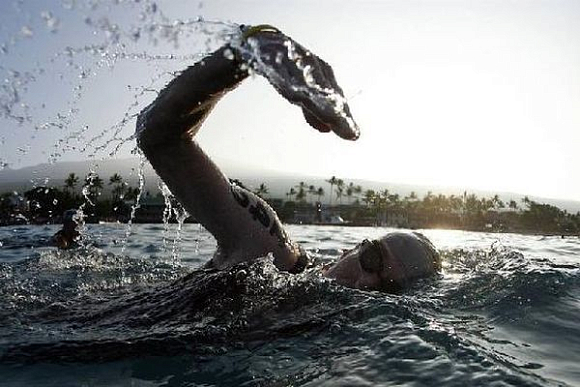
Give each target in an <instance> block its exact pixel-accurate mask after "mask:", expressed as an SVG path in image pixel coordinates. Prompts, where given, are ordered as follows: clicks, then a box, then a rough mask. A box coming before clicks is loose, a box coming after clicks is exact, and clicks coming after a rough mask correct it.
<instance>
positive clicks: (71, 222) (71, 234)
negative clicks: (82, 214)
mask: <svg viewBox="0 0 580 387" xmlns="http://www.w3.org/2000/svg"><path fill="white" fill-rule="evenodd" d="M76 214H77V210H74V209H72V210H67V211H65V212H64V214H63V215H62V229H60V230H59V231H57V232H56V234H54V235H53V236H52V240H53V243H54V244H55V245H56V247H58V248H59V249H62V250H66V249H70V248H71V247H74V246H76V245H77V241H78V239H79V238H80V236H81V234H80V233H79V232H78V230H77V226H78V224H77V221H76V219H75V216H76Z"/></svg>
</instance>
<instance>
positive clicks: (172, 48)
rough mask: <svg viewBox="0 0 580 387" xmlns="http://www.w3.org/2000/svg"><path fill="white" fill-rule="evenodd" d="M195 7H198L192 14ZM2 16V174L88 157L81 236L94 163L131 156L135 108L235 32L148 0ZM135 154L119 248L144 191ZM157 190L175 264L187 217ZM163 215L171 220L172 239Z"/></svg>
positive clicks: (71, 4)
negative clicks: (133, 190)
mask: <svg viewBox="0 0 580 387" xmlns="http://www.w3.org/2000/svg"><path fill="white" fill-rule="evenodd" d="M200 8H202V3H198V4H197V7H195V5H192V7H191V9H192V10H193V12H196V9H200ZM6 9H9V10H10V13H9V14H5V15H4V16H3V17H0V18H1V20H2V25H3V28H2V29H1V30H0V79H1V80H2V82H1V83H0V126H1V127H2V128H3V129H2V133H0V170H2V169H5V168H16V167H20V166H26V165H33V164H38V163H41V162H48V163H56V162H59V161H63V160H69V159H90V160H92V163H93V164H92V168H91V170H90V172H89V174H88V177H87V183H86V184H85V185H84V186H83V187H82V191H81V194H82V197H83V198H84V203H83V204H82V205H81V207H80V208H79V211H78V213H77V215H76V217H77V219H76V220H77V223H79V227H80V231H81V232H82V231H86V221H87V217H88V216H89V212H90V209H91V208H94V204H95V203H94V201H95V198H96V197H97V196H98V194H99V192H100V191H99V189H98V184H96V178H97V167H98V163H99V161H100V160H106V159H110V158H116V157H127V156H128V155H129V154H136V153H138V150H137V149H136V147H135V141H134V140H135V134H134V127H135V121H136V117H137V115H138V113H139V112H140V110H141V109H142V108H143V107H144V106H147V104H148V103H149V102H150V101H151V100H152V99H154V98H155V96H156V93H157V90H160V89H161V88H162V87H163V85H165V84H166V83H167V82H168V81H169V80H170V79H172V78H173V77H174V76H175V75H176V73H177V71H179V70H181V69H183V68H185V67H186V66H187V65H190V64H192V63H194V62H195V61H197V60H199V59H200V58H201V57H203V55H205V53H207V52H210V51H211V50H213V49H215V48H217V47H218V46H220V45H222V44H223V43H224V42H227V41H231V40H232V39H233V37H235V36H236V34H237V33H238V31H239V29H238V28H237V26H235V25H233V24H231V23H226V22H220V21H211V20H205V19H204V18H202V17H198V16H195V15H191V18H186V19H174V18H170V17H168V16H167V15H166V14H165V12H164V10H163V9H162V8H161V7H160V6H159V4H157V3H156V2H155V1H152V0H140V1H137V0H132V1H130V0H88V1H74V0H62V1H60V2H57V3H52V4H49V5H48V6H47V5H42V4H32V3H26V2H14V4H12V7H11V8H10V7H6ZM139 157H140V163H139V170H138V171H137V175H138V179H139V182H138V188H139V191H138V194H137V197H136V199H135V202H134V204H133V205H132V206H131V217H130V220H129V222H128V225H127V227H126V229H125V230H124V237H123V238H120V239H121V240H122V243H124V244H126V243H127V242H128V241H129V239H130V237H131V235H132V223H133V219H134V217H135V213H136V211H137V210H138V209H139V207H140V201H141V199H142V195H143V190H144V187H145V180H144V173H143V168H144V165H145V159H144V157H143V156H142V155H139ZM33 180H34V181H33V182H32V185H33V186H34V187H36V186H39V185H40V184H44V185H47V184H48V183H49V182H48V181H46V180H44V179H43V177H42V176H38V177H35V178H34V179H33ZM162 192H163V195H164V197H165V203H166V210H165V212H164V222H165V229H164V230H165V231H164V236H163V238H164V246H165V247H168V246H167V242H166V240H170V239H172V240H173V242H172V247H171V254H172V259H173V260H174V262H177V261H178V254H179V243H180V240H181V234H180V233H181V228H182V225H183V222H184V220H185V218H186V217H187V213H186V212H185V211H184V210H183V209H182V208H181V207H178V206H173V205H172V203H171V200H170V194H169V192H168V191H167V190H163V189H162ZM171 217H175V218H176V219H177V221H178V227H177V230H176V231H175V233H176V234H175V236H174V237H172V238H171V237H170V236H169V235H168V233H169V230H170V228H169V227H168V222H169V219H170V218H171ZM85 242H86V241H85ZM167 250H169V249H167Z"/></svg>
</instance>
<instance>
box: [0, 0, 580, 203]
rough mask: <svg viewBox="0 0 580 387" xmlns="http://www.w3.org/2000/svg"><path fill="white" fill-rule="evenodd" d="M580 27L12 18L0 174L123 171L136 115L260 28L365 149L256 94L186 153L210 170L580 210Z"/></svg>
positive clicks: (102, 6) (266, 18) (284, 12)
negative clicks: (489, 194) (293, 51)
mask: <svg viewBox="0 0 580 387" xmlns="http://www.w3.org/2000/svg"><path fill="white" fill-rule="evenodd" d="M39 3H41V4H39ZM579 21H580V2H578V1H557V0H556V1H555V0H551V1H408V0H400V1H353V0H350V1H338V0H335V1H316V2H313V1H284V2H278V1H239V0H238V1H219V0H212V1H207V2H195V1H189V2H182V1H158V2H152V1H150V0H141V1H120V0H118V1H104V0H102V1H98V0H90V1H89V0H77V1H73V0H63V1H46V2H11V1H8V0H7V1H4V2H2V3H1V5H0V25H1V27H0V48H1V49H2V50H1V52H0V74H1V75H2V78H3V80H4V82H3V86H2V89H0V107H1V108H2V110H1V111H0V162H1V163H4V164H7V166H8V167H10V168H18V167H22V166H28V165H34V164H38V163H43V162H47V161H65V160H75V159H83V158H94V159H95V160H97V161H98V160H99V159H106V158H110V157H117V158H124V157H129V156H131V155H132V153H131V151H132V149H133V148H134V145H135V142H134V140H132V139H131V136H132V134H133V131H134V117H135V115H136V114H137V113H138V112H139V110H140V109H142V108H143V107H145V106H146V105H147V104H148V103H150V102H151V101H152V100H153V99H154V98H155V95H156V91H157V90H159V89H160V88H162V87H163V85H164V84H166V83H167V82H168V81H169V80H170V79H171V77H172V74H173V73H174V72H175V71H179V70H181V69H183V68H185V67H186V66H188V65H191V64H192V63H194V62H195V61H196V60H199V58H200V57H201V55H203V53H206V52H208V51H211V50H213V49H215V48H217V47H219V45H221V44H223V42H224V41H225V39H226V38H224V33H225V32H227V31H229V30H231V28H233V27H232V25H233V24H232V23H244V24H261V23H269V24H272V25H275V26H277V27H278V28H279V29H281V30H282V31H284V32H285V33H286V34H288V35H290V36H292V37H293V38H294V39H295V40H297V41H298V42H300V43H301V44H303V45H304V46H306V47H308V48H309V49H310V50H312V51H313V52H314V53H316V54H317V55H319V56H320V57H322V58H323V59H324V60H326V61H327V62H328V63H329V64H331V66H332V67H333V69H334V71H335V75H336V78H337V80H338V83H339V84H340V85H341V86H342V88H343V90H344V92H345V95H346V96H347V98H348V100H349V105H350V107H351V111H352V113H353V116H354V118H355V120H356V121H357V123H358V125H359V127H360V129H361V137H360V139H359V140H358V141H356V142H350V141H345V140H341V139H340V138H338V137H337V136H335V135H333V134H321V133H319V132H317V131H316V130H314V129H311V128H310V127H309V126H308V125H307V124H306V123H305V121H304V120H303V118H302V115H301V112H300V110H299V109H297V108H296V107H294V106H291V105H289V104H288V103H287V102H286V101H285V100H283V99H282V98H280V96H279V95H278V94H277V93H276V92H275V91H274V90H273V89H272V88H271V87H270V86H269V85H268V83H267V82H266V81H265V80H263V79H261V78H259V77H258V76H254V77H251V79H248V80H246V81H245V82H244V84H242V85H241V86H240V87H239V88H238V89H236V90H235V91H233V92H232V93H230V94H229V95H228V96H226V97H225V98H224V99H223V100H222V102H220V104H219V105H218V106H217V108H216V109H215V110H214V112H213V113H212V115H211V116H210V117H209V118H208V120H207V121H206V123H205V125H204V127H203V128H202V130H201V132H200V133H199V135H198V136H197V137H196V140H197V141H199V143H200V144H201V145H202V147H203V148H204V149H205V150H206V151H207V152H208V153H209V154H210V155H211V156H212V157H214V158H215V159H216V160H220V162H222V163H237V164H239V165H245V166H249V167H252V166H260V167H262V168H268V169H271V170H279V171H283V172H289V173H296V174H297V175H305V174H306V175H313V176H328V177H330V176H332V175H335V176H337V177H343V178H345V179H348V178H356V179H371V180H378V181H385V182H392V183H403V184H415V185H432V186H433V185H435V186H445V187H446V186H449V187H455V188H457V189H459V190H469V189H479V190H488V191H494V192H513V193H519V194H527V195H531V196H540V197H547V198H558V199H570V200H580V179H579V178H578V177H579V176H578V172H577V169H578V167H580V152H578V149H579V144H580V130H579V129H580V22H579ZM67 47H68V48H67ZM87 144H88V145H87Z"/></svg>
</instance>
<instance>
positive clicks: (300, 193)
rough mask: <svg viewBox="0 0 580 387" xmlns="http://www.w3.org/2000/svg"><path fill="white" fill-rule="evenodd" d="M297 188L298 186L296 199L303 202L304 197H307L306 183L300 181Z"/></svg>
mask: <svg viewBox="0 0 580 387" xmlns="http://www.w3.org/2000/svg"><path fill="white" fill-rule="evenodd" d="M296 188H298V193H297V194H296V200H298V201H299V202H303V201H304V199H305V198H306V183H305V182H303V181H301V182H300V183H298V185H297V186H296Z"/></svg>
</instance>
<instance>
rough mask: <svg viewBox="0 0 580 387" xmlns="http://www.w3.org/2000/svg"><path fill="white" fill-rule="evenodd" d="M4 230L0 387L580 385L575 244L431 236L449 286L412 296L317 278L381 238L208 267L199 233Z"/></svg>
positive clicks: (321, 238)
mask: <svg viewBox="0 0 580 387" xmlns="http://www.w3.org/2000/svg"><path fill="white" fill-rule="evenodd" d="M57 229H58V228H57V227H56V226H14V227H4V228H0V244H1V246H0V376H1V377H0V386H59V387H60V386H214V385H215V386H288V385H293V386H378V385H408V386H574V385H580V240H579V238H577V237H567V238H564V239H562V238H560V237H543V236H524V235H518V234H491V233H489V234H487V233H473V232H462V231H448V230H424V231H423V233H424V234H425V235H427V236H428V237H429V238H430V239H431V240H432V241H433V243H434V244H435V245H436V246H437V248H438V249H439V250H440V252H441V254H442V257H443V267H444V270H443V272H442V273H441V275H440V276H438V277H437V278H432V279H428V280H423V281H421V282H419V283H417V284H416V285H415V286H414V287H413V288H411V289H409V290H407V291H405V292H404V293H402V294H396V295H392V294H383V293H379V292H370V291H361V290H354V289H348V288H344V287H341V286H339V285H336V284H335V283H333V282H332V281H330V280H327V279H324V278H322V277H321V276H320V266H321V265H322V264H324V263H327V262H329V261H332V260H335V259H336V258H338V257H339V256H340V254H341V251H342V250H344V249H348V248H350V247H352V246H354V245H355V244H356V243H357V242H359V241H361V240H362V239H364V238H373V237H378V236H380V235H382V234H384V233H386V232H388V231H390V230H389V229H386V228H349V227H322V226H288V228H287V230H288V232H289V234H290V235H291V236H292V237H293V239H294V240H295V241H297V242H299V243H301V244H302V246H303V247H305V248H306V250H307V251H309V253H310V254H311V255H312V256H313V257H314V258H315V261H316V265H315V266H314V267H312V268H310V269H309V270H308V271H307V272H305V273H303V274H300V275H290V274H286V273H279V272H278V271H277V270H276V268H275V267H274V266H273V265H272V263H271V259H269V258H268V257H265V258H264V259H260V260H257V261H255V262H253V263H251V264H242V265H239V266H237V267H235V268H233V269H231V270H229V271H225V272H217V271H207V270H206V271H204V270H199V267H200V266H201V265H202V264H203V263H204V262H205V261H207V260H208V259H209V258H210V257H211V255H212V253H213V251H214V248H215V241H214V239H213V238H212V237H211V235H209V234H208V233H207V232H206V231H205V230H203V229H202V228H201V227H200V226H199V225H193V224H187V225H184V226H183V228H182V229H181V231H180V232H178V230H177V226H176V225H170V226H164V225H162V224H161V225H133V226H132V227H131V228H128V226H127V225H122V224H104V225H89V226H87V227H86V230H85V236H86V237H85V242H84V243H85V244H86V246H84V247H80V248H78V249H76V250H71V251H65V252H60V251H57V250H55V249H54V248H53V247H50V246H47V243H48V240H49V238H50V236H51V235H52V234H53V233H54V232H56V231H57Z"/></svg>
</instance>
